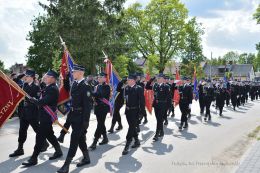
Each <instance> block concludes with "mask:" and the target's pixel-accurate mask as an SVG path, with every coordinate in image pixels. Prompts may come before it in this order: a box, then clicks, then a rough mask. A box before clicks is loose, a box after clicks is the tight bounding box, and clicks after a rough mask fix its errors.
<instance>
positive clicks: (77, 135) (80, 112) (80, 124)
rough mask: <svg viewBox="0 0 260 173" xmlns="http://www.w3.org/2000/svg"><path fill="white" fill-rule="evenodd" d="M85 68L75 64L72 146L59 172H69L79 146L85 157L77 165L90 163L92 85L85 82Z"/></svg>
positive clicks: (72, 93) (72, 90) (71, 113)
mask: <svg viewBox="0 0 260 173" xmlns="http://www.w3.org/2000/svg"><path fill="white" fill-rule="evenodd" d="M84 71H85V68H84V67H83V66H81V65H77V64H74V66H73V79H74V82H73V84H72V87H71V92H70V93H71V110H70V112H69V115H70V116H69V117H68V121H69V122H70V123H71V126H72V133H71V138H70V147H69V151H68V155H67V158H66V160H65V163H64V165H63V166H62V167H61V168H60V169H59V170H58V171H57V172H58V173H68V172H69V165H70V163H71V161H72V159H73V157H74V156H75V154H76V152H77V149H78V147H79V148H80V150H81V152H82V153H83V159H82V160H81V162H80V163H78V164H77V167H81V166H83V165H86V164H89V163H90V158H89V153H88V148H87V144H86V133H87V129H88V126H89V118H90V112H91V93H92V91H91V87H90V86H89V85H88V84H86V83H85V79H84Z"/></svg>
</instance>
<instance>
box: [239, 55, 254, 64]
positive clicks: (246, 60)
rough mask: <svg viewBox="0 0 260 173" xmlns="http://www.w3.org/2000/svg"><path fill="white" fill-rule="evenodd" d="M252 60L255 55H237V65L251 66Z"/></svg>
mask: <svg viewBox="0 0 260 173" xmlns="http://www.w3.org/2000/svg"><path fill="white" fill-rule="evenodd" d="M254 59H255V54H253V53H242V54H240V55H239V59H238V63H239V64H253V61H254Z"/></svg>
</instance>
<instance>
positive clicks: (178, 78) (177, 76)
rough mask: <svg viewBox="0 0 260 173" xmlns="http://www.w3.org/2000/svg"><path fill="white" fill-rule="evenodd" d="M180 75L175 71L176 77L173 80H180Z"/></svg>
mask: <svg viewBox="0 0 260 173" xmlns="http://www.w3.org/2000/svg"><path fill="white" fill-rule="evenodd" d="M180 79H181V78H180V74H179V71H178V70H177V69H176V76H175V80H180Z"/></svg>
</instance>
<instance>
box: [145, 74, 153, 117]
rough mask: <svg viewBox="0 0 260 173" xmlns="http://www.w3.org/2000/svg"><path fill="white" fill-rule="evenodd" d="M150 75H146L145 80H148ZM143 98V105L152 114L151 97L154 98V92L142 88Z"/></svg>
mask: <svg viewBox="0 0 260 173" xmlns="http://www.w3.org/2000/svg"><path fill="white" fill-rule="evenodd" d="M150 78H151V77H150V75H149V74H147V75H146V81H149V80H150ZM144 98H145V107H146V108H147V110H148V112H149V113H150V114H152V111H153V99H154V93H153V90H146V89H144Z"/></svg>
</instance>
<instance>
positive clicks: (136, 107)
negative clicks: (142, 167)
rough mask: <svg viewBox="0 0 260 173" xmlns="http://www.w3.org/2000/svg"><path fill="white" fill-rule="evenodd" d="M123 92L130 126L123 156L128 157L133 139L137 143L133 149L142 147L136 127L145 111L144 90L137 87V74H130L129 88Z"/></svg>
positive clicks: (128, 79)
mask: <svg viewBox="0 0 260 173" xmlns="http://www.w3.org/2000/svg"><path fill="white" fill-rule="evenodd" d="M123 92H124V98H125V103H126V108H125V115H126V120H127V123H128V125H129V127H128V132H127V135H126V145H125V148H124V150H123V152H122V155H126V154H128V151H129V146H130V145H131V143H132V140H133V138H134V140H135V142H134V144H133V145H132V148H138V147H139V146H140V141H139V139H138V132H137V129H136V126H137V124H138V121H139V112H140V111H143V110H144V109H145V108H144V107H145V105H144V93H143V89H142V88H141V87H140V86H139V85H136V75H135V74H130V75H129V76H128V78H127V86H126V87H125V89H124V91H123Z"/></svg>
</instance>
